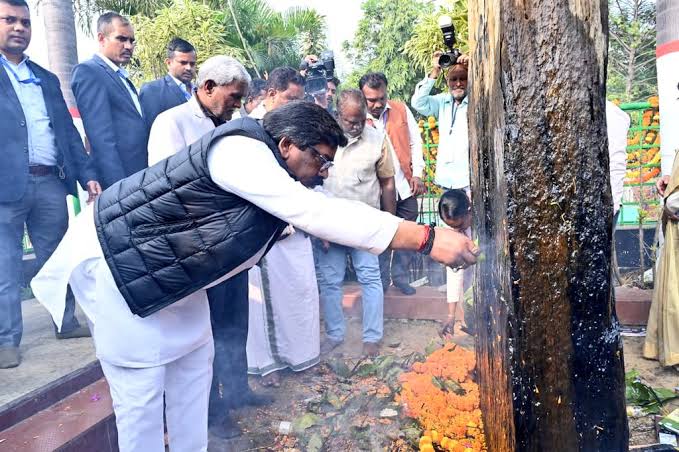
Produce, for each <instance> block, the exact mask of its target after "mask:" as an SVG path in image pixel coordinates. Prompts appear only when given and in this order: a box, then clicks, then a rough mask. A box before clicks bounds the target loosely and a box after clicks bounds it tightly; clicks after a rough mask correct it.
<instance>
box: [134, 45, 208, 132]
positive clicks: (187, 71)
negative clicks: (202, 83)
mask: <svg viewBox="0 0 679 452" xmlns="http://www.w3.org/2000/svg"><path fill="white" fill-rule="evenodd" d="M165 64H166V65H167V75H166V76H165V77H163V78H159V79H158V80H154V81H152V82H149V83H147V84H145V85H144V86H142V87H141V90H140V91H139V102H140V103H141V109H142V112H143V113H144V119H145V120H146V124H147V125H148V128H149V130H151V126H152V125H153V121H155V119H156V116H158V115H159V114H161V113H162V112H164V111H165V110H169V109H170V108H172V107H176V106H177V105H181V104H183V103H184V102H186V101H187V100H189V99H191V96H192V95H193V84H192V83H191V81H192V80H193V77H194V76H195V75H196V49H195V48H194V47H193V46H192V45H191V43H189V42H188V41H184V40H183V39H181V38H174V39H173V40H172V41H170V43H169V44H168V45H167V58H165Z"/></svg>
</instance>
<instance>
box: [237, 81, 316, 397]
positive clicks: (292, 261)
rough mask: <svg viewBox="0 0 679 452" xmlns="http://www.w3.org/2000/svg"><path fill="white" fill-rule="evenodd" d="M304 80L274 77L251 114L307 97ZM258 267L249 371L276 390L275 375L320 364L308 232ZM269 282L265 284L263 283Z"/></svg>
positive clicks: (292, 237)
mask: <svg viewBox="0 0 679 452" xmlns="http://www.w3.org/2000/svg"><path fill="white" fill-rule="evenodd" d="M300 81H301V79H300V78H299V74H297V72H295V71H291V70H288V69H286V68H282V69H277V70H276V71H274V72H272V79H271V80H270V81H269V83H268V84H267V89H266V91H267V94H268V96H267V97H266V98H265V99H264V101H262V102H261V103H260V104H259V105H258V106H257V108H255V109H254V110H252V111H251V112H250V118H252V119H256V120H260V121H261V120H262V119H263V118H264V115H265V114H266V113H267V112H269V111H271V110H274V109H276V108H278V107H282V106H283V105H286V104H287V103H289V102H291V100H293V99H294V98H295V96H300V95H301V94H303V93H304V89H303V86H302V85H300V84H299V82H300ZM287 232H289V234H287V235H286V238H284V239H282V240H280V241H278V242H276V243H275V244H274V246H273V247H272V248H271V250H270V251H269V253H268V254H267V255H266V257H265V258H264V259H262V262H260V264H259V265H257V266H255V267H252V268H251V269H250V272H249V280H250V281H249V282H250V284H249V296H250V310H249V313H248V316H249V327H248V341H247V355H248V372H249V373H251V374H254V375H261V376H263V377H266V378H265V379H263V383H264V384H267V385H273V386H277V385H278V384H279V380H280V377H279V375H278V373H277V371H279V370H282V369H285V368H286V367H287V368H290V369H292V370H294V371H301V370H305V369H308V368H309V367H311V366H314V365H315V364H317V363H318V362H319V355H320V331H319V309H318V286H317V284H316V270H315V268H314V257H313V249H312V246H311V240H310V238H309V237H308V235H307V234H306V233H305V232H304V231H298V230H296V229H295V228H292V227H291V228H289V229H288V231H287ZM265 281H266V284H265V283H264V282H265Z"/></svg>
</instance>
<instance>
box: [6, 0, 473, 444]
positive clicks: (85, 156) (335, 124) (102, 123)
mask: <svg viewBox="0 0 679 452" xmlns="http://www.w3.org/2000/svg"><path fill="white" fill-rule="evenodd" d="M30 39H31V17H30V10H29V7H28V5H27V4H26V3H25V2H24V1H23V0H0V62H2V66H3V70H2V71H0V84H1V85H2V87H3V89H4V90H5V92H6V94H7V98H8V99H9V101H8V102H3V103H2V107H1V108H3V109H5V110H6V111H5V114H6V117H7V118H10V119H11V122H12V124H11V125H10V124H8V125H7V127H5V126H4V122H3V130H5V129H6V132H5V135H4V136H6V137H7V140H8V142H7V149H11V150H12V151H13V152H11V153H9V154H8V164H7V165H5V167H4V168H3V170H2V171H4V173H3V175H4V176H5V177H4V178H3V182H2V183H3V184H5V185H4V187H5V190H3V191H2V195H0V196H2V199H0V209H1V210H2V215H0V217H2V221H1V222H0V228H1V229H0V233H1V237H0V246H1V247H2V248H3V251H6V252H4V253H2V259H3V262H2V272H1V273H2V278H3V281H2V285H1V287H0V290H1V293H0V296H1V297H2V299H1V303H0V309H2V312H1V313H0V319H1V321H2V322H3V323H2V324H1V328H0V367H1V368H10V367H15V366H18V365H20V362H21V355H20V349H19V345H20V341H21V326H22V320H21V314H20V313H21V303H20V297H19V289H20V285H21V279H22V278H21V275H20V274H19V269H20V268H21V265H20V263H21V256H22V247H21V240H22V236H23V231H24V225H26V227H27V229H28V234H29V237H30V239H31V241H32V243H33V246H34V249H35V252H36V256H37V259H38V264H39V267H40V271H39V272H38V274H37V275H36V276H35V277H34V278H33V280H32V282H31V288H32V289H33V293H34V295H35V296H36V298H37V299H38V300H39V301H40V302H41V303H42V304H43V305H44V306H45V307H46V308H47V309H48V311H49V312H50V314H51V315H52V318H53V319H54V324H55V325H54V327H55V334H56V335H57V337H58V338H60V339H67V338H73V337H83V336H89V335H90V334H91V335H92V336H93V339H94V344H95V349H96V355H97V357H98V358H99V360H100V363H101V366H102V370H103V371H104V375H105V377H106V379H107V381H108V383H109V387H110V391H111V396H112V399H113V407H114V411H115V414H116V424H117V428H118V439H119V446H120V450H123V451H133V450H144V451H160V450H164V439H163V434H164V429H165V426H166V427H167V434H168V438H169V443H170V447H171V449H172V450H186V451H196V450H206V448H207V433H208V428H209V430H210V431H211V432H212V433H213V434H215V435H217V436H220V437H223V438H229V437H233V436H236V435H238V434H239V433H240V431H239V428H238V426H237V424H236V423H235V422H234V421H233V419H232V418H231V417H230V413H231V410H232V409H234V408H237V407H240V406H244V405H261V404H266V403H270V402H271V397H270V396H269V395H266V394H260V393H256V392H254V391H252V390H251V389H250V387H249V386H248V379H247V376H248V372H249V373H253V374H259V375H261V376H262V377H263V383H265V384H268V385H272V386H276V385H278V384H279V377H278V375H277V371H279V370H281V369H284V368H290V369H292V370H293V371H301V370H304V369H306V368H308V367H310V366H313V365H315V364H316V363H318V361H319V358H320V354H321V351H323V352H327V351H329V350H331V349H332V348H333V347H334V346H336V345H337V344H338V343H341V341H342V339H343V334H344V319H343V315H342V311H341V291H342V288H341V284H342V281H343V273H344V265H345V264H346V260H345V259H346V254H347V253H349V254H351V256H352V257H353V266H354V268H355V269H356V271H357V273H359V275H360V276H359V279H360V282H361V284H362V286H363V290H364V325H365V326H364V338H363V339H364V350H363V351H364V353H365V354H367V355H371V356H374V355H376V354H377V353H378V352H379V344H380V342H381V340H382V334H383V333H382V324H383V319H382V305H383V297H384V291H385V290H386V287H388V286H389V285H390V284H391V281H392V280H393V282H394V285H395V286H396V287H397V288H399V289H400V290H402V291H403V292H404V293H412V291H413V290H414V289H412V287H410V286H409V285H408V280H407V278H406V277H405V276H404V273H405V272H406V270H405V269H404V266H406V265H407V263H404V262H405V259H406V258H402V257H400V256H402V255H403V256H406V255H407V254H406V253H413V252H420V253H423V254H426V255H429V256H431V258H432V259H434V260H435V261H438V262H441V263H443V264H446V265H450V266H453V267H459V268H463V267H467V266H468V265H471V264H473V263H474V262H475V260H476V254H478V250H477V248H476V247H475V245H474V244H473V243H472V242H471V241H470V240H469V239H468V238H467V237H465V236H464V235H461V234H459V233H456V232H454V231H452V230H444V229H440V228H434V227H432V226H429V225H426V226H425V225H418V224H416V223H415V222H414V221H412V220H414V219H415V218H416V213H417V202H416V200H415V198H414V196H416V195H417V194H419V193H421V192H422V190H423V184H422V180H421V173H422V169H423V166H424V164H423V162H422V153H421V143H420V141H419V135H418V133H417V127H416V124H415V122H414V118H413V117H412V113H411V112H410V111H409V109H408V108H407V107H406V106H405V105H403V104H401V103H398V102H391V101H388V99H387V97H386V91H387V80H386V78H385V77H384V75H382V74H367V75H366V77H364V79H362V81H361V86H360V87H359V89H347V90H345V91H342V92H338V91H337V89H338V85H339V84H340V82H339V80H337V79H336V78H334V77H333V78H331V79H328V80H327V92H326V93H324V94H325V95H323V96H316V95H314V96H312V98H311V100H312V101H313V102H309V98H308V96H307V95H308V94H309V93H305V79H304V76H303V75H302V74H300V71H298V70H295V69H293V68H288V67H281V68H277V69H275V70H273V71H271V72H270V73H269V74H268V77H267V79H266V80H258V79H255V80H253V79H252V78H251V76H250V75H249V73H248V72H247V70H246V69H245V67H244V66H243V65H242V64H241V63H240V62H239V61H237V60H235V59H234V58H231V57H228V56H223V55H216V56H211V57H209V58H207V59H205V60H204V61H203V63H202V64H201V65H200V67H198V65H197V60H198V59H197V54H196V50H195V48H194V47H193V46H192V45H191V43H189V42H187V41H186V40H183V39H180V38H176V39H173V40H172V41H171V42H170V43H169V44H168V47H167V58H166V61H165V62H166V64H167V69H168V73H167V75H166V76H164V77H162V78H160V79H158V80H155V81H153V82H150V83H147V84H144V85H143V86H142V87H141V89H140V90H139V91H137V87H136V86H135V85H134V83H132V81H131V80H130V75H129V73H128V72H127V71H126V69H125V67H126V66H127V65H128V63H129V62H130V61H131V59H132V57H133V55H134V49H135V35H134V28H133V26H132V24H131V22H130V21H129V19H128V18H126V17H124V16H122V15H120V14H117V13H105V14H103V15H101V16H100V17H99V19H98V21H97V40H98V44H99V51H98V52H97V53H96V54H95V55H94V56H92V57H91V58H90V59H88V60H86V61H84V62H82V63H80V64H78V65H77V66H76V67H75V68H74V70H73V73H72V82H71V89H72V91H73V94H74V96H75V100H76V103H77V109H78V112H79V114H80V118H81V119H82V124H83V128H84V132H85V136H86V140H85V143H86V144H87V150H86V148H85V145H84V144H83V140H82V139H81V136H80V134H79V133H78V131H77V129H76V127H75V126H74V124H73V120H72V117H71V115H70V113H69V110H68V109H67V107H66V103H65V102H64V98H63V96H62V94H61V91H60V86H59V82H58V80H57V78H56V76H55V75H54V74H52V73H50V72H49V71H47V70H46V69H44V68H42V67H40V66H39V65H38V64H36V63H34V62H33V61H31V60H30V59H29V58H28V56H27V55H26V54H25V50H26V49H27V47H28V44H29V43H30ZM366 98H368V100H366ZM305 99H306V100H305ZM314 102H315V103H314ZM317 104H319V105H317ZM404 124H407V127H402V126H403V125H404ZM78 182H79V183H80V185H81V186H82V187H83V188H85V189H86V190H87V191H88V194H89V199H88V205H87V206H86V207H85V208H84V209H83V211H82V212H81V213H80V214H79V215H78V216H76V217H75V218H73V219H71V221H70V225H69V219H68V213H67V208H66V195H67V194H69V193H70V194H73V195H76V196H77V189H76V183H78ZM323 182H325V186H324V188H319V186H321V185H322V184H323ZM394 214H396V215H394ZM406 220H409V221H406ZM387 249H389V250H394V253H393V256H392V253H391V251H389V252H387ZM378 256H381V257H380V258H378ZM380 261H382V262H383V263H382V266H380ZM380 268H382V270H380ZM75 300H77V302H78V304H79V305H80V307H81V308H82V310H83V313H84V314H85V316H86V318H87V324H88V327H89V328H88V327H87V326H84V325H80V324H79V323H78V320H77V319H76V317H75ZM321 310H322V311H323V317H324V319H325V323H326V328H325V331H326V337H325V338H324V340H323V341H321V337H320V311H321ZM321 342H322V343H321ZM213 369H214V371H213Z"/></svg>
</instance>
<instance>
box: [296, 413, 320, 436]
mask: <svg viewBox="0 0 679 452" xmlns="http://www.w3.org/2000/svg"><path fill="white" fill-rule="evenodd" d="M321 422H322V421H321V418H320V417H318V416H316V415H315V414H313V413H306V414H305V415H303V416H300V417H298V418H297V419H295V420H294V421H293V423H292V430H293V431H295V432H303V431H304V430H306V429H308V428H309V427H313V426H314V425H318V424H320V423H321Z"/></svg>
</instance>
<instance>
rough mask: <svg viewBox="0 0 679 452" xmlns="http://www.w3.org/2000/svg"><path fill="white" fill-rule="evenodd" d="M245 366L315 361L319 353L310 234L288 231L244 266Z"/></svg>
mask: <svg viewBox="0 0 679 452" xmlns="http://www.w3.org/2000/svg"><path fill="white" fill-rule="evenodd" d="M249 280H250V291H249V292H250V293H249V295H250V314H249V327H248V342H247V355H248V372H249V373H251V374H257V375H267V374H269V373H271V372H274V371H276V370H281V369H285V368H290V369H292V370H294V371H301V370H304V369H308V368H309V367H311V366H314V365H316V364H317V363H318V362H319V354H320V331H319V325H320V323H319V308H318V286H317V284H316V272H315V269H314V257H313V250H312V247H311V240H310V239H309V238H308V237H306V235H305V234H304V233H303V232H300V231H297V232H294V233H293V234H292V235H290V236H289V237H287V238H285V239H283V240H281V241H278V242H276V244H275V245H274V246H273V248H271V251H269V253H268V254H267V255H266V257H265V258H264V259H263V260H262V262H261V264H260V265H259V266H257V267H253V268H252V269H250V273H249Z"/></svg>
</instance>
